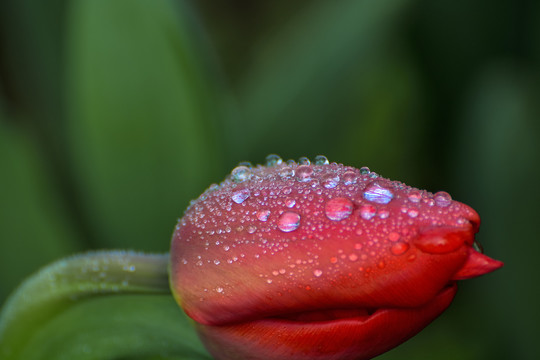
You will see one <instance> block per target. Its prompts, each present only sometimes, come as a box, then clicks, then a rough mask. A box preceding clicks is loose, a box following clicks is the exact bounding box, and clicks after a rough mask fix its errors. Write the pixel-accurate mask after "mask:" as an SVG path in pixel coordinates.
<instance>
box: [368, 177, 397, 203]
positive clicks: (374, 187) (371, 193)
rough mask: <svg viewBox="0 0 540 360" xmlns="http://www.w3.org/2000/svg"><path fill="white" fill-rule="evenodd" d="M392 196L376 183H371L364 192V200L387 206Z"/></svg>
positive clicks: (387, 190)
mask: <svg viewBox="0 0 540 360" xmlns="http://www.w3.org/2000/svg"><path fill="white" fill-rule="evenodd" d="M393 197H394V194H393V193H392V192H391V191H390V190H389V189H387V188H385V187H383V186H381V185H380V184H379V183H377V182H373V183H371V184H370V185H369V186H368V187H367V188H366V190H365V191H364V198H365V199H366V200H368V201H371V202H374V203H377V204H388V203H389V202H390V201H391V200H392V198H393Z"/></svg>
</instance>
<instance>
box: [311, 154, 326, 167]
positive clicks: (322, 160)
mask: <svg viewBox="0 0 540 360" xmlns="http://www.w3.org/2000/svg"><path fill="white" fill-rule="evenodd" d="M313 163H314V164H315V165H328V164H329V162H328V159H327V158H326V156H324V155H317V156H315V159H313Z"/></svg>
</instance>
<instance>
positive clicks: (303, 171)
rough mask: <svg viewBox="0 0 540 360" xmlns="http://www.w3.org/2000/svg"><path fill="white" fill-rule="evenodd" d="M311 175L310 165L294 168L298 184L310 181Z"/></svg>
mask: <svg viewBox="0 0 540 360" xmlns="http://www.w3.org/2000/svg"><path fill="white" fill-rule="evenodd" d="M312 175H313V168H312V167H311V166H310V165H300V166H299V167H297V168H296V178H297V179H298V181H300V182H306V181H309V180H311V176H312Z"/></svg>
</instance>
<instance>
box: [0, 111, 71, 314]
mask: <svg viewBox="0 0 540 360" xmlns="http://www.w3.org/2000/svg"><path fill="white" fill-rule="evenodd" d="M2 116H3V114H2V112H1V111H0V174H2V175H1V176H0V199H1V205H0V304H1V303H2V302H3V300H4V299H5V298H6V297H7V295H8V294H9V293H10V292H11V291H13V289H14V288H15V287H16V286H17V284H19V283H20V282H21V281H22V280H23V279H24V278H25V277H26V276H28V275H30V273H31V272H32V271H35V269H37V268H39V267H41V266H44V265H45V264H47V263H49V262H51V261H53V260H54V259H57V258H59V257H62V256H66V255H67V254H70V253H73V252H75V251H80V250H81V249H80V248H79V247H77V246H76V243H77V240H78V237H77V232H76V230H75V229H74V226H73V224H72V223H71V222H70V221H69V216H68V215H67V210H66V209H65V208H64V206H63V205H64V204H63V203H62V201H61V199H60V195H59V193H58V191H57V190H58V189H57V188H56V187H55V186H54V185H53V181H52V179H51V174H50V172H49V171H48V170H49V169H48V168H47V167H46V166H45V165H44V163H46V161H45V160H44V159H43V154H42V153H40V152H39V149H38V147H37V146H36V143H35V142H34V141H33V140H35V139H34V138H33V137H31V136H29V134H28V133H25V132H23V131H22V130H23V129H21V128H18V127H16V126H14V124H10V123H6V122H5V121H3V119H2Z"/></svg>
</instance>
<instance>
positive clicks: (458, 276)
mask: <svg viewBox="0 0 540 360" xmlns="http://www.w3.org/2000/svg"><path fill="white" fill-rule="evenodd" d="M503 265H504V263H503V262H502V261H499V260H495V259H492V258H490V257H489V256H486V255H484V254H481V253H479V252H478V251H476V250H474V249H472V248H471V249H470V250H469V257H468V258H467V261H465V264H463V267H462V268H461V269H460V270H459V271H458V272H457V273H455V274H454V276H453V277H452V280H466V279H471V278H474V277H477V276H481V275H484V274H488V273H490V272H492V271H495V270H497V269H499V268H500V267H502V266H503Z"/></svg>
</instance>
